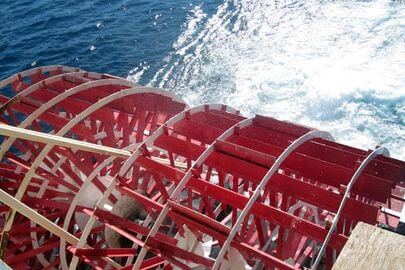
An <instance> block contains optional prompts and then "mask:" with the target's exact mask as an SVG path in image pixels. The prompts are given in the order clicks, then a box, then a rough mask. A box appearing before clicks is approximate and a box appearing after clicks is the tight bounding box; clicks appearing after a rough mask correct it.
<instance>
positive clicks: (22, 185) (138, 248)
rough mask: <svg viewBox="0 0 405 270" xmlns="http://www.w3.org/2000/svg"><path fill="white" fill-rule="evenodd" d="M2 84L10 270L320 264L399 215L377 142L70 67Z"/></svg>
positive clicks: (5, 238) (396, 177)
mask: <svg viewBox="0 0 405 270" xmlns="http://www.w3.org/2000/svg"><path fill="white" fill-rule="evenodd" d="M0 88H1V93H2V95H0V118H1V120H0V121H1V122H2V124H0V133H1V135H3V137H2V142H1V149H0V160H1V163H0V188H1V190H0V201H1V202H2V204H1V205H0V208H1V212H0V213H1V214H0V225H1V242H0V255H1V258H2V259H3V260H4V262H5V263H6V264H8V265H10V266H11V267H12V268H13V269H93V268H94V269H302V268H304V267H306V268H312V269H317V268H318V269H331V267H332V265H333V263H334V261H335V260H336V257H337V256H338V255H339V252H340V250H341V249H342V248H343V246H344V244H345V242H346V241H347V239H348V237H349V236H350V232H351V231H352V230H353V229H354V227H355V226H356V224H357V223H358V222H365V223H369V224H373V225H377V224H378V225H383V226H387V227H390V228H395V227H396V226H397V225H398V223H399V219H400V214H399V213H401V211H402V208H403V205H404V194H405V192H404V175H405V164H404V162H403V161H399V160H396V159H393V158H390V157H389V155H388V151H387V150H386V149H385V148H381V147H380V148H377V149H376V150H369V151H363V150H360V149H356V148H353V147H349V146H345V145H342V144H339V143H337V142H334V140H333V138H332V136H331V135H330V134H328V133H327V132H324V131H320V130H315V129H312V128H309V127H305V126H300V125H296V124H292V123H289V122H284V121H279V120H276V119H274V118H270V117H265V116H259V115H257V116H254V117H252V118H246V117H244V116H242V115H240V114H239V112H238V111H237V110H235V109H233V108H231V107H229V106H226V105H222V104H205V105H200V106H197V107H192V108H189V107H188V106H187V105H186V104H185V103H184V102H183V101H182V100H181V99H180V98H178V97H176V96H174V95H173V94H171V93H170V92H167V91H164V90H162V89H157V88H153V87H144V86H140V85H136V84H134V83H132V82H130V81H128V80H126V79H123V78H119V77H115V76H112V75H109V74H98V73H93V72H87V71H83V70H80V69H76V68H71V67H64V66H47V67H41V68H35V69H31V70H28V71H25V72H21V73H19V74H17V75H14V76H12V77H10V78H7V79H5V80H3V81H2V82H0Z"/></svg>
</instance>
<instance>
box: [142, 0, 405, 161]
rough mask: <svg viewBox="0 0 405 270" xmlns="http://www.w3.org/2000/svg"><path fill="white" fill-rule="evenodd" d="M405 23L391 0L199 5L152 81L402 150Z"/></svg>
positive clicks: (360, 143)
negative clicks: (209, 10)
mask: <svg viewBox="0 0 405 270" xmlns="http://www.w3.org/2000/svg"><path fill="white" fill-rule="evenodd" d="M404 22H405V6H404V5H402V4H401V3H396V2H393V1H388V0H384V1H371V2H361V1H358V2H352V1H349V2H348V1H333V2H326V1H322V2H320V1H311V0H309V1H296V2H292V1H286V2H282V1H278V2H275V1H265V0H262V1H253V0H251V1H248V0H241V1H234V2H230V1H226V2H225V3H224V4H222V5H220V6H219V8H218V10H217V12H216V13H215V14H213V15H211V16H207V15H206V14H205V13H204V11H203V9H202V7H201V6H197V7H194V8H193V13H192V15H191V16H190V18H189V19H188V22H187V23H186V25H185V30H184V32H183V33H182V34H181V35H180V36H179V38H178V40H177V41H176V42H175V43H174V45H173V52H172V53H170V55H168V56H167V57H166V58H165V65H164V66H162V68H161V69H160V71H159V72H158V73H157V74H156V75H155V77H154V78H153V80H152V84H154V85H158V86H160V87H164V88H166V89H169V90H172V91H174V92H176V93H177V94H180V95H182V97H183V98H184V99H185V100H186V101H187V102H189V103H190V104H191V105H197V104H201V103H202V102H223V103H226V104H229V105H231V106H233V107H237V108H239V109H241V110H242V112H243V113H245V114H248V115H252V114H254V113H260V114H264V115H270V116H274V117H277V118H281V119H287V120H289V121H293V122H298V123H303V124H307V125H311V126H314V127H317V128H320V129H323V130H328V131H330V132H332V134H333V135H334V137H335V138H336V139H337V140H338V141H341V142H344V143H348V144H351V145H355V146H356V147H361V148H365V149H367V148H374V147H375V146H376V145H377V144H378V145H384V146H387V147H388V148H389V149H390V151H391V153H392V154H393V155H394V156H396V157H400V158H402V159H403V158H405V127H404V122H405V116H404V115H405V76H403V72H404V70H405V46H403V44H405V34H404V33H405V31H404V25H405V24H404ZM141 75H142V74H141Z"/></svg>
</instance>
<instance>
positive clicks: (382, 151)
mask: <svg viewBox="0 0 405 270" xmlns="http://www.w3.org/2000/svg"><path fill="white" fill-rule="evenodd" d="M381 154H383V155H385V156H389V152H388V150H387V149H386V148H385V147H379V148H377V149H375V150H374V151H373V152H371V153H370V154H369V155H368V156H367V158H366V159H364V160H363V162H362V163H361V164H360V166H359V167H358V168H357V170H356V171H355V173H354V174H353V176H352V178H351V179H350V181H349V184H348V185H347V188H346V191H345V195H344V196H343V198H342V202H341V203H340V206H339V209H338V211H337V213H336V216H335V218H334V219H333V223H332V225H331V227H330V228H329V231H328V234H327V235H326V238H325V241H324V242H323V244H322V246H321V249H320V250H319V253H318V255H317V257H316V260H315V262H314V264H313V265H312V267H311V269H312V270H316V269H317V268H318V266H319V263H320V262H321V259H322V256H323V253H324V252H325V250H326V247H327V246H328V243H329V241H330V239H331V237H332V234H333V232H334V231H335V228H336V226H337V223H338V221H339V218H340V215H341V214H342V210H343V207H344V205H345V203H346V201H347V198H348V197H349V195H350V191H351V189H352V187H353V185H354V184H355V183H356V180H357V179H358V178H359V176H360V175H361V173H362V172H363V171H364V169H365V168H366V167H367V165H368V164H369V163H370V161H372V160H373V159H374V158H375V157H376V156H378V155H381Z"/></svg>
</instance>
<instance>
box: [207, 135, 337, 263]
mask: <svg viewBox="0 0 405 270" xmlns="http://www.w3.org/2000/svg"><path fill="white" fill-rule="evenodd" d="M314 138H323V139H333V138H332V136H331V135H330V134H329V133H328V132H325V131H320V130H314V131H310V132H308V133H306V134H304V135H302V136H301V137H299V138H298V139H296V140H295V141H294V142H293V143H292V144H291V145H290V146H288V147H287V148H286V149H285V150H284V152H283V153H282V154H281V155H280V156H279V157H278V158H277V159H276V161H275V162H274V163H273V165H272V166H271V168H270V169H269V171H268V172H267V173H266V175H265V176H264V177H263V179H262V180H261V181H260V184H259V185H258V186H257V188H256V190H255V191H254V193H253V195H252V196H251V197H250V199H249V201H248V203H247V204H246V206H245V208H244V209H243V210H242V212H241V213H240V215H239V217H238V219H237V221H236V222H235V224H234V225H233V227H232V229H231V232H230V233H229V236H228V238H227V239H226V241H225V243H224V244H223V245H222V248H221V250H220V251H219V253H218V256H217V258H216V261H215V264H214V266H213V267H212V269H213V270H217V269H218V268H219V267H220V265H221V263H222V259H223V258H224V256H225V253H226V252H227V251H228V249H229V246H230V244H231V242H232V240H233V238H234V237H235V235H236V233H237V232H238V231H239V230H240V225H241V224H242V222H243V220H244V219H245V218H246V216H247V215H248V213H249V211H250V209H251V208H252V207H253V204H254V203H255V201H256V200H257V198H258V197H259V195H260V193H261V192H262V190H263V189H264V188H265V186H266V185H267V183H268V182H269V181H270V179H271V177H272V176H273V174H274V173H275V172H276V171H277V170H278V168H279V167H280V165H281V163H283V161H284V160H285V159H286V158H287V157H288V156H289V154H290V153H291V152H293V151H294V150H295V149H296V148H297V147H299V146H300V145H301V144H303V143H305V142H307V141H309V140H312V139H314Z"/></svg>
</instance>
